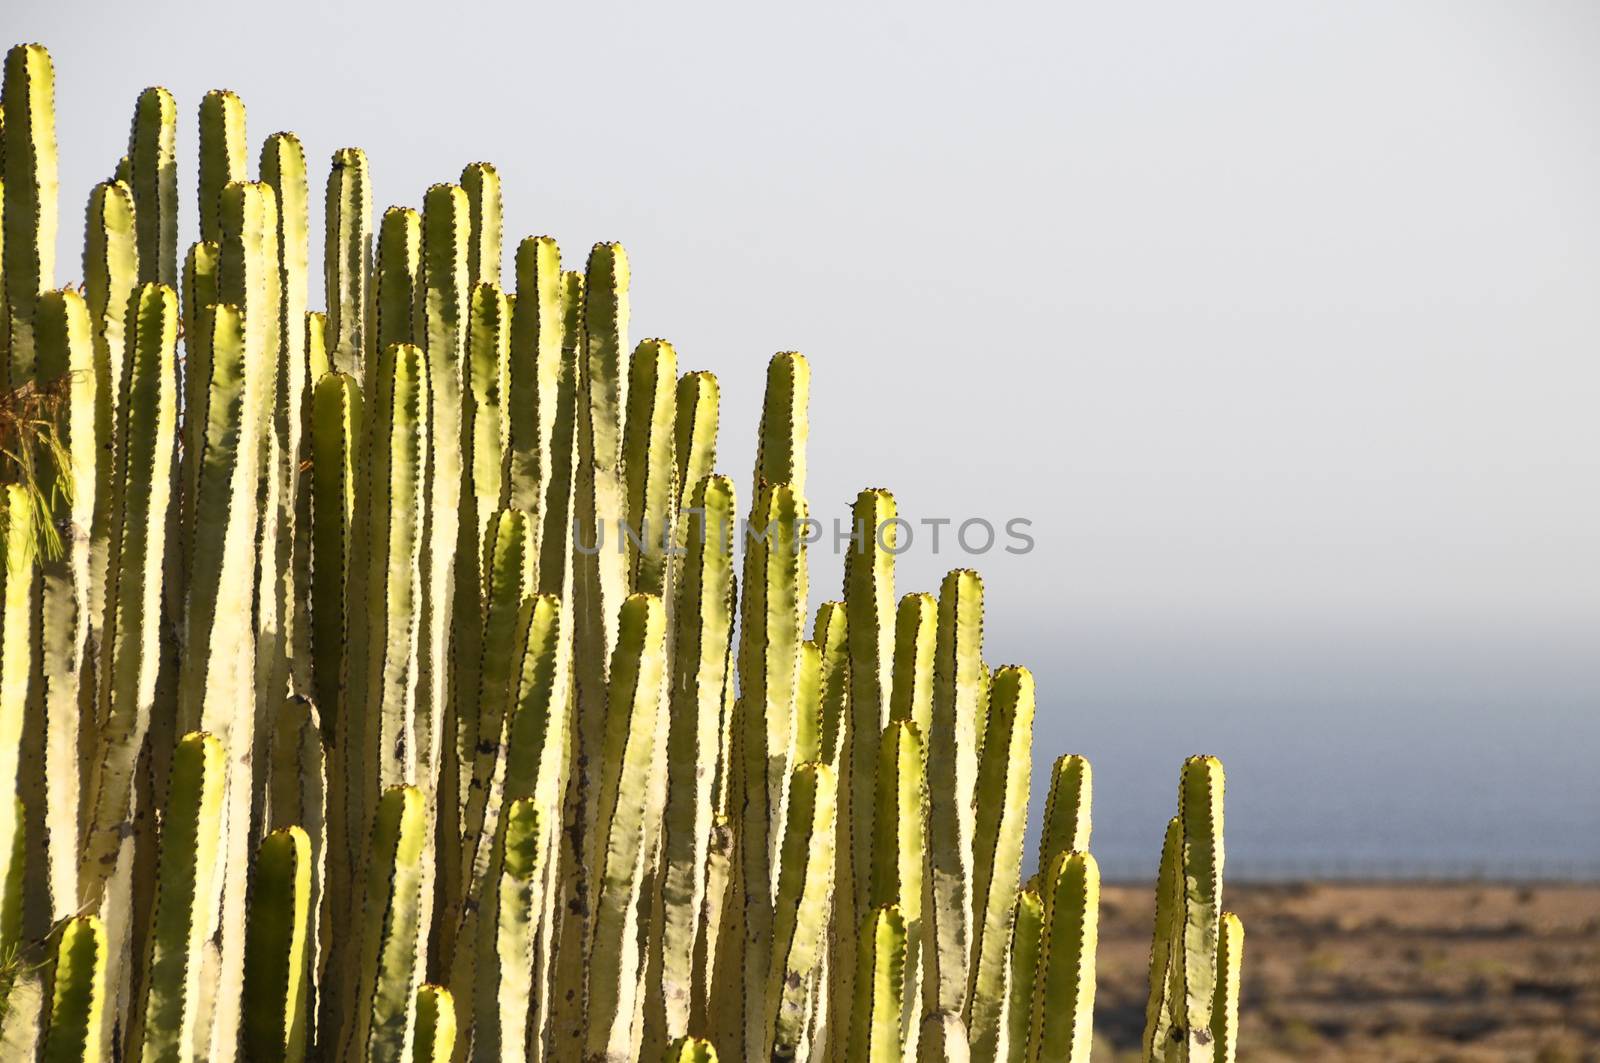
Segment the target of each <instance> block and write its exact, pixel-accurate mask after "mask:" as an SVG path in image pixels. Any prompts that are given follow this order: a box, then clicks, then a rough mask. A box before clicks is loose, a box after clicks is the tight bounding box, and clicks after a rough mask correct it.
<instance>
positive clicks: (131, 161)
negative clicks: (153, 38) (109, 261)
mask: <svg viewBox="0 0 1600 1063" xmlns="http://www.w3.org/2000/svg"><path fill="white" fill-rule="evenodd" d="M177 141H178V101H177V100H175V99H173V96H172V93H170V92H168V91H167V90H166V89H164V88H162V87H160V86H159V85H156V86H152V87H150V88H148V89H145V90H144V91H143V92H141V93H139V101H138V103H137V104H135V106H134V111H133V129H132V130H131V131H130V132H129V134H128V175H129V177H130V180H129V181H128V187H129V188H130V189H131V191H132V193H133V202H134V203H135V204H136V205H137V206H138V243H139V280H140V281H141V282H142V283H144V284H165V285H166V286H167V287H169V288H176V287H177V286H178V155H177V152H178V148H177Z"/></svg>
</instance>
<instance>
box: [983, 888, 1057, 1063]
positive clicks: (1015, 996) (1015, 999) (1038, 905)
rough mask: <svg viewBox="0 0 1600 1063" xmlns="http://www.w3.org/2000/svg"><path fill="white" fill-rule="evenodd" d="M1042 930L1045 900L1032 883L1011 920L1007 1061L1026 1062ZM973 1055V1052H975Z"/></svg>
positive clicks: (1019, 895) (1004, 1054)
mask: <svg viewBox="0 0 1600 1063" xmlns="http://www.w3.org/2000/svg"><path fill="white" fill-rule="evenodd" d="M1043 931H1044V900H1043V898H1041V897H1040V896H1039V891H1038V889H1036V888H1035V887H1034V886H1032V885H1029V886H1024V887H1023V888H1022V890H1021V891H1019V892H1018V893H1017V907H1016V915H1015V917H1014V921H1013V922H1012V924H1011V955H1010V959H1009V964H1010V967H1009V971H1008V975H1007V978H1008V982H1009V984H1008V985H1007V987H1006V1006H1005V1030H1004V1036H1005V1040H1004V1042H1003V1046H1004V1052H1003V1056H1000V1055H997V1058H1004V1059H1005V1060H1006V1061H1007V1063H1026V1061H1027V1059H1028V1037H1029V1034H1030V1032H1031V1031H1032V1029H1033V994H1034V988H1035V984H1036V982H1037V979H1038V975H1039V969H1040V967H1039V947H1040V945H1041V943H1042V937H1041V935H1042V933H1043ZM974 1054H975V1055H976V1052H974Z"/></svg>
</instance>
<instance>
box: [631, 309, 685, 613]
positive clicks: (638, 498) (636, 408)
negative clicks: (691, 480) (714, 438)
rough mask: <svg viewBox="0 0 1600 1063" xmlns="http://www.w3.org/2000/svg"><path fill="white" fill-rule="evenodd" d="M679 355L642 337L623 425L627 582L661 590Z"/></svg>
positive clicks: (668, 542) (671, 498) (672, 492)
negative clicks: (642, 340)
mask: <svg viewBox="0 0 1600 1063" xmlns="http://www.w3.org/2000/svg"><path fill="white" fill-rule="evenodd" d="M677 379H678V355H677V352H676V351H674V350H673V349H672V344H670V343H668V342H667V341H666V340H645V341H644V342H643V343H641V344H639V346H638V348H637V349H635V350H634V352H633V358H632V359H631V360H630V361H629V372H628V411H627V418H626V423H625V424H624V426H623V437H622V467H623V470H624V474H625V480H626V490H627V510H626V513H627V516H626V520H627V524H626V526H625V527H624V528H623V529H622V531H623V536H624V538H623V541H622V543H620V544H619V545H625V546H626V547H627V551H628V580H629V586H630V587H632V588H633V590H635V591H637V592H642V593H644V594H665V593H666V582H667V557H668V554H669V551H670V550H671V548H672V542H673V540H672V539H671V538H670V537H669V536H668V534H667V533H668V530H669V529H670V527H671V524H672V516H673V511H674V510H675V508H676V506H677V491H676V487H675V484H674V475H675V472H676V469H677V461H676V458H675V455H674V453H673V449H674V445H675V440H676V421H677V397H678V392H677Z"/></svg>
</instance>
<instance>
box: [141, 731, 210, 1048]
mask: <svg viewBox="0 0 1600 1063" xmlns="http://www.w3.org/2000/svg"><path fill="white" fill-rule="evenodd" d="M227 771H228V767H227V759H226V755H225V753H224V751H223V748H222V743H221V742H219V741H217V739H216V738H215V737H213V736H212V735H209V734H206V733H205V732H203V731H195V732H192V733H190V734H188V735H185V736H184V737H183V739H182V740H181V741H179V743H178V748H177V751H176V752H175V753H174V754H173V757H172V772H171V792H170V793H169V794H168V796H167V809H166V815H165V816H164V817H163V818H162V821H161V864H160V870H159V872H158V875H159V877H158V880H157V886H156V906H155V926H154V929H153V932H152V933H151V935H150V957H149V968H148V990H147V995H146V999H145V1006H144V1014H143V1016H142V1018H143V1027H144V1050H143V1057H142V1058H144V1059H147V1060H151V1061H152V1063H160V1061H169V1060H170V1061H180V1060H188V1059H195V1058H197V1057H200V1056H203V1055H205V1049H204V1045H205V1044H206V1043H207V1041H208V1040H209V1036H208V1035H209V1032H210V1031H208V1030H206V1029H204V1028H203V1027H202V1019H201V1016H200V1011H201V1008H200V996H201V992H202V982H203V979H204V977H205V974H206V968H205V965H204V963H203V953H204V950H205V947H206V942H207V939H208V938H209V937H210V931H211V913H212V911H213V910H214V908H215V905H216V896H217V893H218V891H219V889H220V887H221V885H222V882H221V869H222V868H221V864H222V859H223V856H222V853H221V851H220V848H221V846H220V843H221V841H222V830H223V823H224V813H223V805H224V796H225V793H226V790H227Z"/></svg>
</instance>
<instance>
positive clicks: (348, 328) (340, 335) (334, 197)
mask: <svg viewBox="0 0 1600 1063" xmlns="http://www.w3.org/2000/svg"><path fill="white" fill-rule="evenodd" d="M371 225H372V189H371V186H370V184H369V181H368V176H367V154H366V152H364V151H362V150H361V149H360V148H342V149H340V150H339V151H336V152H334V154H333V168H332V170H331V171H330V172H329V174H328V194H327V224H326V226H325V227H324V229H323V239H324V247H325V250H324V252H323V257H322V261H323V280H324V284H325V287H326V292H327V298H328V303H327V306H328V336H329V338H330V339H331V340H332V341H333V345H332V347H331V348H330V349H329V357H330V362H331V365H332V368H334V369H337V370H338V371H339V372H341V373H347V374H349V375H350V376H353V377H355V378H356V379H357V380H364V379H365V374H364V372H363V369H364V367H365V363H366V354H367V328H368V325H369V322H368V320H367V283H368V273H369V270H370V269H371V263H370V261H369V259H370V257H371V255H372V246H371V245H372V229H371ZM380 313H381V310H380ZM410 342H414V339H413V338H412V337H409V336H408V337H406V338H405V339H398V338H396V339H391V340H388V341H386V342H383V343H382V344H381V345H380V346H379V347H377V348H376V350H377V352H379V353H381V352H382V351H384V350H386V349H387V348H388V345H389V344H390V343H410Z"/></svg>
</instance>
